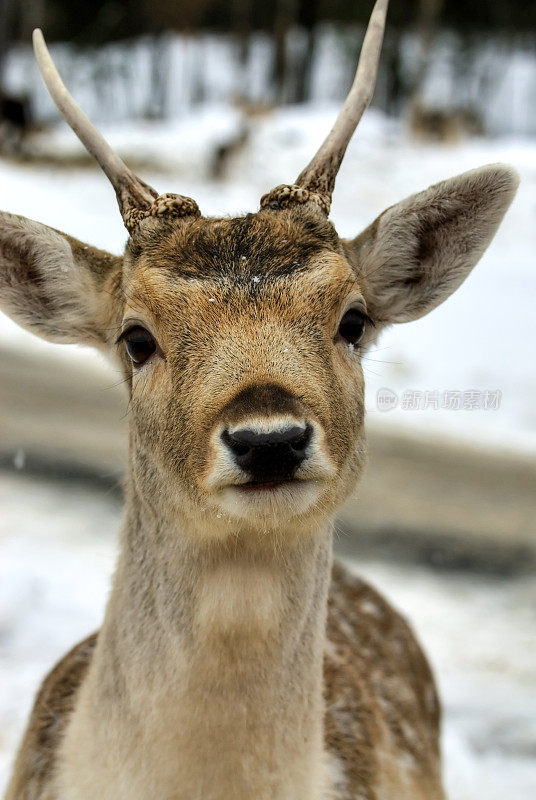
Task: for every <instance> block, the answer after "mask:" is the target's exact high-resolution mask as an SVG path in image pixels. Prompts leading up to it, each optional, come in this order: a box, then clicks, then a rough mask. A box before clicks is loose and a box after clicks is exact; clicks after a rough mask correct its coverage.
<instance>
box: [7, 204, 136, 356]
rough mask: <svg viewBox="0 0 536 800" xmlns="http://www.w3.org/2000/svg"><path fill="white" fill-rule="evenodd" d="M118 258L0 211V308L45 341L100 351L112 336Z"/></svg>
mask: <svg viewBox="0 0 536 800" xmlns="http://www.w3.org/2000/svg"><path fill="white" fill-rule="evenodd" d="M121 268H122V259H121V258H118V257H117V256H112V255H110V253H106V252H104V251H102V250H97V248H95V247H90V246H89V245H85V244H83V243H82V242H79V241H78V240H77V239H73V238H72V237H71V236H67V235H66V234H64V233H60V232H59V231H56V230H53V229H52V228H48V227H47V226H46V225H42V224H41V223H39V222H34V221H33V220H31V219H26V217H19V216H16V215H15V214H8V213H5V212H0V309H1V310H2V311H3V312H4V313H5V314H7V315H8V316H9V317H11V318H12V319H13V320H14V321H15V322H17V323H18V324H19V325H21V326H22V327H23V328H26V329H27V330H29V331H30V332H31V333H36V334H37V335H38V336H41V337H42V338H43V339H48V340H49V341H51V342H63V343H77V344H91V345H94V346H97V347H98V346H103V345H105V344H106V343H108V342H110V341H111V340H112V339H113V335H114V332H116V328H117V324H118V320H119V316H118V315H119V314H120V311H121V309H120V298H121V289H120V287H121Z"/></svg>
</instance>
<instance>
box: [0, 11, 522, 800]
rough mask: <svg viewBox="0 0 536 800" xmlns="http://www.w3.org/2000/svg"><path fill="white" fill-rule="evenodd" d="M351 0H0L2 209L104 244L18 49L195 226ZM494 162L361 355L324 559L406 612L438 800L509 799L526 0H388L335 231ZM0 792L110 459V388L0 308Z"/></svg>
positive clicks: (93, 209)
mask: <svg viewBox="0 0 536 800" xmlns="http://www.w3.org/2000/svg"><path fill="white" fill-rule="evenodd" d="M371 8H372V0H274V2H272V3H266V2H260V0H182V1H181V2H172V1H171V0H150V1H149V0H131V1H130V2H128V1H127V0H93V2H91V3H87V2H82V1H81V0H0V193H1V197H2V200H1V205H2V208H4V209H5V210H8V211H11V212H14V213H18V214H23V215H25V216H28V217H31V218H34V219H38V220H40V221H41V222H44V223H46V224H48V225H51V226H53V227H55V228H59V229H61V230H65V231H66V232H68V233H70V234H72V235H74V236H77V237H78V238H80V239H82V240H84V241H87V242H88V243H90V244H93V245H97V246H99V247H102V248H106V249H109V250H110V251H112V252H114V253H120V252H121V250H122V248H123V245H124V243H125V239H126V233H125V230H124V227H123V224H122V222H121V218H120V216H119V214H118V213H117V208H116V202H115V197H114V194H113V190H112V189H111V187H110V186H109V184H108V182H107V181H106V179H105V178H104V176H103V175H102V173H101V172H100V170H99V169H98V168H97V167H96V166H95V165H94V163H93V162H92V161H91V159H90V158H89V156H88V155H87V154H86V152H85V150H84V149H83V148H82V147H81V145H80V144H79V143H78V140H77V139H76V138H75V136H74V134H72V132H71V130H70V129H69V128H68V127H67V125H66V124H65V123H63V122H62V121H61V119H60V117H59V114H58V112H57V111H56V109H55V107H54V106H53V104H52V102H51V101H50V99H49V97H48V95H47V93H46V91H45V89H44V87H43V84H42V81H41V78H40V76H39V74H38V71H37V68H36V66H35V64H34V60H33V56H32V53H31V48H30V44H29V42H30V37H31V31H32V29H33V28H34V27H36V26H40V27H42V28H43V30H44V33H45V36H46V38H47V40H48V42H49V43H50V46H51V52H52V55H53V58H54V59H55V61H56V63H57V65H58V68H59V70H60V72H61V74H62V75H63V77H64V79H65V82H66V84H67V85H68V87H69V89H70V90H71V92H72V93H73V94H74V96H75V97H76V99H77V100H78V102H79V103H80V104H81V105H82V107H83V108H84V110H85V111H86V112H87V113H88V114H89V115H90V117H91V118H92V119H93V120H94V121H95V122H96V123H97V124H98V125H99V127H100V128H101V130H102V131H103V133H104V134H105V136H106V137H107V138H108V139H109V141H110V142H111V144H112V145H113V146H114V147H115V148H116V150H117V151H118V152H119V154H120V155H121V156H122V157H123V158H124V159H125V160H126V161H127V163H128V164H129V165H130V166H131V167H133V168H134V169H135V170H136V171H137V172H138V173H139V174H140V175H141V176H142V177H143V178H145V179H146V180H147V181H148V182H149V183H150V184H151V185H153V186H155V187H156V188H158V189H159V190H160V191H162V192H164V191H177V192H180V193H183V194H186V195H189V196H192V197H195V198H196V200H197V201H198V203H199V205H200V207H201V209H202V210H203V212H204V213H205V214H208V215H210V214H216V215H221V214H239V213H244V212H247V211H252V210H255V209H256V208H257V207H258V202H259V199H260V196H261V195H262V194H263V193H264V192H266V191H267V190H269V189H270V188H272V187H273V186H275V185H277V184H279V183H288V182H289V181H292V180H293V179H294V178H295V177H296V175H297V174H298V173H299V171H300V170H301V168H302V167H303V166H304V165H305V164H306V163H307V162H308V160H309V159H310V158H311V156H312V154H313V153H314V152H315V150H316V148H317V147H318V146H319V144H320V142H321V141H322V140H323V138H324V136H325V135H326V133H327V132H328V130H329V128H330V126H331V124H332V123H333V120H334V118H335V116H336V113H337V111H338V109H339V107H340V104H341V102H342V100H343V99H344V97H345V95H346V92H347V91H348V89H349V86H350V84H351V81H352V78H353V74H354V70H355V65H356V60H357V56H358V53H359V49H360V46H361V43H362V38H363V33H364V25H365V24H366V22H367V20H368V17H369V14H370V11H371ZM494 161H507V162H509V163H511V164H513V165H514V166H515V167H516V168H517V169H518V170H519V172H520V174H521V179H522V181H521V187H520V190H519V193H518V195H517V198H516V200H515V202H514V205H513V206H512V209H511V210H510V212H509V214H508V215H507V217H506V219H505V222H504V223H503V225H502V227H501V229H500V231H499V234H498V236H497V238H496V240H495V241H494V243H493V244H492V246H491V247H490V249H489V251H488V252H487V253H486V255H485V256H484V258H483V259H482V261H481V263H480V264H479V266H478V267H477V268H476V270H475V271H474V273H473V274H472V275H471V276H470V277H469V279H468V280H467V281H466V283H465V284H464V285H463V287H462V288H461V289H460V290H459V291H458V292H457V293H456V294H455V295H454V297H452V298H451V299H449V300H448V301H447V302H446V303H445V304H444V305H443V306H441V307H440V308H439V309H437V310H436V311H434V312H433V313H432V315H431V316H430V317H427V318H425V319H423V320H420V321H418V322H415V323H412V324H410V325H401V326H398V327H397V328H396V329H391V330H390V331H387V332H386V333H385V334H384V335H383V336H382V338H381V340H380V341H379V343H378V344H377V345H376V346H375V347H374V348H373V349H372V350H371V352H369V353H368V354H367V356H366V358H365V360H364V366H365V375H366V379H367V383H368V393H367V412H368V428H369V438H370V449H371V457H370V466H369V471H368V475H367V477H366V479H365V481H364V483H363V485H362V486H361V488H360V490H359V494H358V496H357V498H356V499H355V500H353V501H352V502H351V503H350V504H349V505H348V506H347V508H345V510H344V511H343V513H342V514H341V517H340V520H339V522H338V525H337V532H336V548H337V550H338V553H339V554H340V555H342V556H343V557H345V558H346V559H347V560H348V561H350V562H351V563H352V564H353V565H354V566H355V568H356V569H357V570H358V571H359V572H360V573H361V574H363V575H364V576H365V577H368V578H370V579H371V580H372V581H373V582H374V583H375V584H376V585H377V586H378V587H379V588H380V589H381V590H383V591H384V592H385V594H386V595H387V596H388V597H389V598H390V599H391V600H392V601H393V602H395V603H396V604H397V605H398V606H399V608H400V609H401V610H402V611H403V612H404V613H405V614H406V616H407V617H408V618H409V619H410V620H411V622H412V624H413V625H414V627H415V629H416V630H417V632H418V634H419V636H420V638H421V640H422V642H423V644H424V647H425V649H426V651H427V652H428V654H429V656H430V658H431V660H432V663H433V666H434V668H435V670H436V674H437V677H438V682H439V685H440V691H441V694H442V697H443V702H444V707H445V723H444V752H445V777H446V782H447V787H448V790H449V793H450V797H451V800H475V799H476V798H483V799H484V798H485V800H499V798H500V799H501V800H503V799H504V797H505V796H508V797H515V798H516V800H529V798H531V800H532V798H533V797H534V796H536V721H535V720H536V638H535V630H536V624H535V623H536V578H535V572H536V523H535V519H536V513H535V512H536V508H535V506H536V502H535V488H536V404H535V402H534V398H535V397H536V352H535V349H536V348H535V343H536V337H535V334H534V307H535V302H536V264H535V253H536V225H535V222H536V3H534V2H533V3H527V2H525V1H524V0H473V2H471V3H461V2H458V1H457V0H404V1H403V0H392V2H391V8H390V13H389V22H388V29H387V34H386V39H385V47H384V51H383V56H382V62H381V69H380V75H379V80H378V85H377V90H376V94H375V97H374V101H373V104H372V106H371V108H370V109H369V111H368V112H367V114H366V116H365V118H364V120H363V121H362V123H361V125H360V127H359V129H358V132H357V134H356V136H355V137H354V140H353V141H352V143H351V145H350V147H349V150H348V153H347V156H346V158H345V161H344V165H343V167H342V169H341V172H340V174H339V177H338V181H337V188H336V191H335V197H334V204H333V210H332V219H333V220H334V222H335V224H336V226H337V229H338V231H339V233H340V234H341V235H343V236H354V235H356V234H357V233H358V232H359V231H360V230H362V229H363V228H364V227H365V226H366V225H368V224H369V222H371V221H372V219H374V217H375V216H376V215H377V214H378V213H380V212H381V211H382V210H383V209H384V208H385V207H387V206H388V205H391V204H392V203H393V202H396V201H397V200H400V199H402V198H403V197H405V196H406V195H408V194H410V193H412V192H415V191H419V190H420V189H423V188H425V187H426V186H428V185H429V184H431V183H434V182H436V181H438V180H441V179H443V178H447V177H449V176H451V175H454V174H456V173H459V172H462V171H464V170H466V169H470V168H472V167H476V166H479V165H481V164H485V163H489V162H494ZM0 369H1V383H0V402H1V412H2V424H1V437H0V490H1V492H2V495H1V526H2V538H1V543H0V571H1V582H0V592H1V596H2V599H1V603H0V614H1V617H0V669H1V670H2V675H1V679H0V687H1V688H0V702H1V708H0V714H1V717H0V720H1V722H0V788H1V786H2V784H3V782H4V781H5V780H6V777H7V773H8V769H9V764H10V761H11V758H12V756H13V751H14V748H15V746H16V743H17V741H18V739H19V737H20V734H21V730H22V726H23V725H24V721H25V719H26V716H27V713H28V710H29V707H30V704H31V702H32V698H33V695H34V692H35V690H36V689H37V686H38V683H39V681H40V680H41V678H42V677H43V675H44V674H45V672H46V671H47V670H48V669H49V668H50V667H51V666H52V664H53V663H54V661H55V660H57V658H59V657H60V656H61V655H62V653H63V652H64V651H65V650H67V649H68V648H69V647H70V646H71V645H72V644H73V643H74V642H75V641H76V640H78V639H81V638H82V637H83V636H85V635H86V634H87V633H89V632H90V631H91V630H92V629H95V628H96V627H98V625H99V621H100V619H101V616H102V610H103V607H104V603H105V601H106V594H107V587H108V585H109V579H110V574H111V571H112V569H113V563H114V558H115V551H116V531H117V528H118V525H119V519H120V510H121V490H120V481H121V476H122V474H123V472H124V468H125V452H126V433H125V431H126V425H127V419H126V397H125V392H124V387H123V386H122V385H121V384H122V376H121V375H120V374H118V373H117V371H116V370H114V369H113V368H112V367H110V366H109V365H108V364H107V363H105V361H104V360H103V359H102V358H101V357H100V356H98V355H96V354H94V353H93V352H90V351H88V350H85V349H83V348H78V347H70V346H69V347H68V346H58V345H54V346H52V345H48V344H46V343H45V342H41V341H39V340H38V339H36V338H34V337H32V336H30V335H29V334H26V333H24V332H23V331H21V330H20V329H18V328H17V327H16V326H15V325H13V324H12V323H11V322H10V321H9V320H8V319H6V318H5V317H0Z"/></svg>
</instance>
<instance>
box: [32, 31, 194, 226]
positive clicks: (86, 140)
mask: <svg viewBox="0 0 536 800" xmlns="http://www.w3.org/2000/svg"><path fill="white" fill-rule="evenodd" d="M33 46H34V53H35V58H36V61H37V65H38V67H39V71H40V72H41V75H42V77H43V80H44V82H45V84H46V87H47V89H48V91H49V92H50V96H51V97H52V99H53V100H54V102H55V104H56V106H57V107H58V110H59V112H60V114H61V115H62V116H63V117H64V119H65V121H66V122H67V123H68V124H69V125H70V127H71V128H72V129H73V131H74V132H75V133H76V135H77V136H78V138H79V139H80V141H81V142H82V144H83V145H84V147H85V148H86V150H87V151H88V152H89V153H91V155H92V156H93V157H94V158H95V160H96V161H97V163H98V164H99V165H100V166H101V168H102V170H103V172H104V173H105V175H106V176H107V178H108V179H109V181H110V183H111V184H112V186H113V187H114V189H115V193H116V195H117V202H118V203H119V210H120V211H121V216H122V217H123V221H124V223H125V226H126V228H127V230H128V231H129V232H130V233H132V231H133V230H134V228H135V227H136V226H137V225H138V223H139V222H140V220H141V219H143V218H144V217H146V216H150V215H151V216H163V215H171V216H186V215H193V216H199V209H198V208H197V204H196V203H195V201H194V200H191V199H190V198H187V197H182V196H181V195H173V196H171V195H163V196H162V202H155V201H156V199H157V198H158V192H156V191H155V190H154V189H153V188H151V187H150V186H148V185H147V184H146V183H144V181H142V180H141V179H140V178H138V177H137V176H136V175H135V174H134V173H133V172H132V171H131V170H130V169H129V168H128V167H127V165H126V164H125V163H124V161H122V159H121V158H119V156H118V155H117V153H115V152H114V150H113V149H112V148H111V147H110V145H109V144H108V142H107V141H106V139H105V138H104V136H103V135H102V134H101V133H100V132H99V131H98V130H97V128H96V127H95V126H94V125H93V124H92V122H91V121H90V120H89V118H88V117H87V116H86V115H85V114H84V112H83V111H82V109H81V108H80V106H79V105H78V104H77V103H76V102H75V100H74V99H73V98H72V96H71V95H70V94H69V92H68V91H67V89H66V87H65V84H64V83H63V81H62V79H61V77H60V75H59V73H58V70H57V69H56V67H55V65H54V62H53V61H52V58H51V56H50V53H49V52H48V48H47V46H46V43H45V39H44V37H43V33H42V31H41V30H40V29H39V28H36V29H35V30H34V32H33Z"/></svg>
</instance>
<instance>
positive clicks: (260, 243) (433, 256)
mask: <svg viewBox="0 0 536 800" xmlns="http://www.w3.org/2000/svg"><path fill="white" fill-rule="evenodd" d="M387 6H388V1H387V0H377V2H376V5H375V7H374V11H373V14H372V18H371V22H370V25H369V28H368V31H367V34H366V37H365V41H364V45H363V50H362V53H361V57H360V61H359V66H358V69H357V74H356V78H355V81H354V84H353V86H352V89H351V91H350V94H349V96H348V98H347V100H346V102H345V104H344V106H343V108H342V111H341V113H340V115H339V117H338V119H337V121H336V122H335V125H334V127H333V129H332V130H331V132H330V134H329V135H328V137H327V138H326V140H325V142H324V143H323V144H322V146H321V147H320V150H319V151H318V153H317V154H316V155H315V156H314V158H313V160H312V161H311V163H310V164H309V165H308V166H307V167H306V168H305V169H304V170H303V171H302V172H301V174H300V175H299V177H298V178H297V180H296V183H295V184H292V185H289V186H280V187H277V188H276V189H274V190H272V191H271V192H270V193H269V194H267V195H265V196H264V197H263V198H262V200H261V208H260V210H259V211H258V212H257V213H252V214H247V215H245V216H242V217H238V218H234V219H230V218H221V219H215V218H205V217H203V216H201V213H200V211H199V209H198V207H197V204H196V203H195V201H193V200H191V199H189V198H185V197H182V196H178V195H170V194H164V195H160V196H159V195H158V194H157V192H156V191H155V190H153V189H152V188H150V187H149V186H147V185H146V184H145V183H144V182H143V181H141V180H140V179H139V178H137V177H136V176H134V175H133V173H132V172H131V171H130V170H129V169H128V168H127V167H126V166H125V164H124V163H123V162H122V161H121V159H120V158H118V156H117V155H116V154H115V153H114V152H113V151H112V150H111V148H110V147H109V145H108V144H107V143H106V142H105V140H104V139H103V137H102V136H101V135H100V134H99V133H98V132H97V131H96V130H95V128H94V127H93V126H92V125H91V123H90V122H89V120H88V119H87V117H86V116H85V115H84V114H83V113H82V111H81V110H80V109H79V108H78V106H77V105H76V104H75V103H74V101H73V100H72V98H71V97H70V95H69V94H68V93H67V90H66V89H65V87H64V85H63V84H62V82H61V80H60V78H59V76H58V74H57V72H56V70H55V68H54V65H53V63H52V61H51V59H50V56H49V55H48V52H47V50H46V46H45V44H44V40H43V37H42V35H41V33H40V31H36V32H35V34H34V45H35V52H36V57H37V60H38V63H39V66H40V69H41V72H42V74H43V77H44V79H45V82H46V84H47V86H48V88H49V90H50V93H51V95H52V97H53V99H54V100H55V102H56V104H57V105H58V108H59V109H60V111H61V112H62V113H63V115H64V116H65V118H66V120H67V121H68V123H69V124H70V125H71V127H72V128H73V130H74V131H75V133H76V134H77V135H78V136H79V138H80V139H81V141H82V142H83V143H84V145H85V146H86V148H87V149H88V150H89V152H90V153H92V154H93V155H94V156H95V158H96V159H97V161H98V162H99V164H100V165H101V167H102V169H103V170H104V172H105V173H106V175H107V176H108V178H109V179H110V181H111V183H112V185H113V187H114V189H115V191H116V194H117V198H118V202H119V207H120V211H121V214H122V217H123V220H124V223H125V225H126V227H127V230H128V232H129V239H128V242H127V245H126V250H125V254H124V256H123V257H122V258H120V257H115V256H112V255H110V254H108V253H104V252H102V251H99V250H97V249H94V248H92V247H87V246H85V245H83V244H82V243H80V242H78V241H76V240H74V239H73V238H71V237H69V236H67V235H65V234H62V233H59V232H57V231H55V230H52V229H50V228H47V227H45V226H44V225H41V224H39V223H37V222H33V221H30V220H28V219H25V218H22V217H17V216H13V215H10V214H7V213H4V214H3V215H2V217H1V223H0V261H1V275H0V287H1V298H2V308H3V310H4V311H5V312H6V313H7V314H9V315H10V316H11V317H12V318H13V319H14V320H15V321H16V322H18V323H19V324H20V325H22V326H23V327H25V328H27V329H28V330H30V331H32V332H34V333H36V334H38V335H39V336H42V337H44V338H46V339H49V340H50V341H56V342H80V343H84V344H92V345H94V346H96V347H98V348H100V349H103V350H105V351H106V352H107V353H109V354H111V355H112V356H113V357H114V358H116V359H118V360H119V362H120V364H121V366H122V369H123V371H124V374H125V376H126V378H127V379H128V385H129V387H130V395H131V404H130V414H129V419H130V438H131V476H132V486H133V490H134V491H135V492H137V493H139V494H140V496H143V497H144V498H145V499H146V501H147V503H149V504H153V506H154V508H155V511H156V513H159V514H171V515H177V514H179V515H183V516H185V515H186V516H187V517H188V519H190V520H191V521H193V522H194V523H196V524H195V525H194V528H195V529H196V530H198V531H200V532H201V533H200V535H203V536H207V537H216V538H221V537H224V536H225V535H227V533H228V532H229V530H230V529H231V522H232V526H235V527H236V525H239V526H240V525H241V526H243V527H250V528H255V529H259V530H260V529H263V530H266V529H267V527H268V526H272V527H274V528H278V527H279V528H282V527H289V526H290V527H292V528H293V529H299V530H302V529H305V528H310V526H311V525H312V524H316V523H320V522H321V521H324V520H325V518H326V517H330V516H332V514H333V512H334V511H335V509H336V507H337V506H338V504H339V503H341V501H342V500H343V499H344V498H345V497H346V496H347V495H348V494H349V492H351V490H352V489H353V487H354V485H355V482H356V480H357V478H358V476H359V474H360V472H361V471H362V468H363V464H364V460H365V451H366V447H365V437H364V427H363V426H364V381H363V371H362V367H361V356H362V353H363V352H364V351H365V350H366V349H367V347H369V345H370V344H371V342H373V341H374V339H375V337H377V335H378V333H379V332H380V331H381V330H382V328H383V327H384V326H386V325H390V324H392V323H396V322H406V321H409V320H413V319H417V318H419V317H421V316H423V315H424V314H426V313H428V312H429V311H431V310H432V309H433V308H435V307H436V306H437V305H439V304H440V303H441V302H443V300H445V299H446V298H447V297H448V296H449V295H450V294H451V293H452V292H453V291H454V290H455V289H456V288H457V287H458V286H459V285H460V284H461V283H462V282H463V280H464V279H465V278H466V276H467V275H468V274H469V272H470V271H471V270H472V268H473V267H474V266H475V264H476V263H477V262H478V260H479V259H480V257H481V256H482V254H483V252H484V251H485V249H486V248H487V246H488V245H489V243H490V241H491V240H492V238H493V236H494V235H495V232H496V231H497V228H498V226H499V224H500V222H501V220H502V218H503V215H504V214H505V212H506V210H507V208H508V206H509V205H510V203H511V201H512V198H513V196H514V194H515V190H516V187H517V177H516V174H515V173H514V171H513V170H512V169H510V168H509V167H506V166H502V165H493V166H487V167H483V168H480V169H477V170H474V171H472V172H468V173H465V174H463V175H460V176H458V177H455V178H452V179H451V180H447V181H444V182H443V183H439V184H437V185H436V186H433V187H431V188H429V189H427V190H425V191H423V192H421V193H420V194H416V195H414V196H412V197H409V198H408V199H406V200H404V201H402V202H401V203H398V204H396V205H394V206H392V207H391V208H389V209H388V210H387V211H385V212H384V213H383V214H381V215H380V217H378V219H376V221H374V222H373V223H372V224H371V225H370V227H369V228H367V229H366V230H365V231H364V232H363V233H361V234H360V235H358V236H357V237H356V238H355V239H352V240H343V239H340V238H339V237H338V235H337V233H336V231H335V228H334V227H333V224H332V223H331V222H330V221H329V219H328V214H329V207H330V202H331V195H332V192H333V188H334V183H335V177H336V174H337V171H338V169H339V166H340V164H341V161H342V158H343V155H344V152H345V149H346V147H347V144H348V142H349V140H350V137H351V135H352V133H353V131H354V130H355V128H356V126H357V124H358V122H359V119H360V117H361V116H362V114H363V112H364V110H365V108H366V106H367V104H368V102H369V101H370V98H371V95H372V92H373V87H374V82H375V77H376V72H377V66H378V60H379V54H380V48H381V41H382V37H383V30H384V26H385V16H386V12H387ZM207 518H210V525H208V526H207V524H206V520H207ZM289 521H290V522H289ZM233 529H234V528H233Z"/></svg>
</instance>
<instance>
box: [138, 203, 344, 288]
mask: <svg viewBox="0 0 536 800" xmlns="http://www.w3.org/2000/svg"><path fill="white" fill-rule="evenodd" d="M326 249H329V250H336V251H338V250H339V240H338V237H337V234H336V232H335V229H334V228H333V226H332V225H331V223H330V222H328V221H327V220H324V219H323V218H321V217H320V216H319V215H318V214H315V213H311V212H302V213H297V212H295V211H294V212H282V211H279V212H270V211H262V212H259V213H258V214H247V215H246V216H244V217H236V218H233V219H199V220H194V221H178V222H167V221H165V222H156V224H151V225H149V226H146V227H145V228H144V229H143V230H142V231H140V233H139V234H138V235H137V236H136V238H135V239H134V240H133V241H132V242H131V243H130V253H131V255H132V256H133V257H134V258H137V257H139V256H141V255H142V254H143V256H144V257H145V259H147V261H148V262H149V263H150V265H151V266H154V267H159V268H162V269H165V270H167V271H170V272H172V273H174V274H176V275H179V276H181V277H184V278H199V279H212V280H214V279H218V278H232V279H233V280H235V281H240V280H241V279H244V278H246V279H248V278H250V277H251V276H252V275H256V274H258V275H260V276H263V277H268V276H273V277H278V276H283V275H290V274H292V273H295V272H300V271H303V270H305V269H307V268H308V266H309V261H310V259H311V257H312V256H314V255H316V254H318V253H320V252H321V251H325V250H326Z"/></svg>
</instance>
